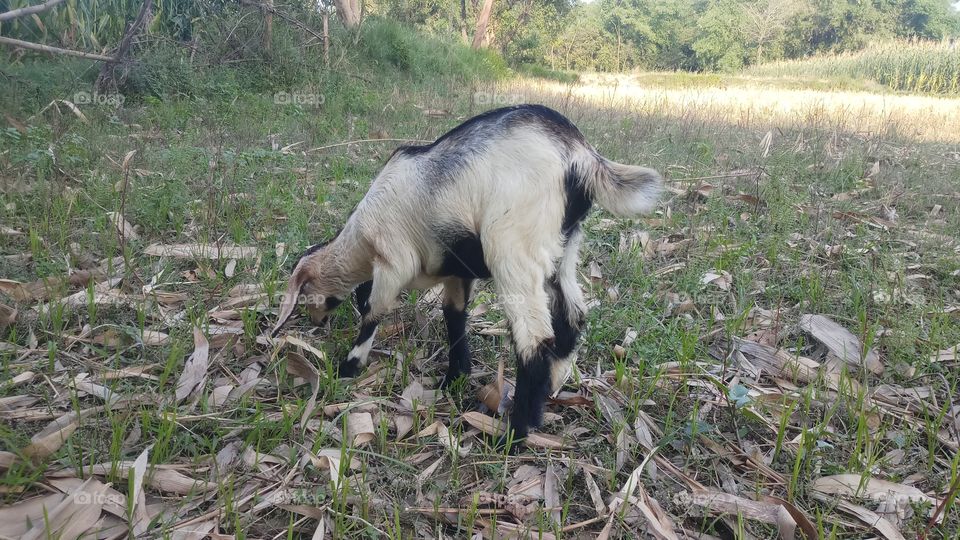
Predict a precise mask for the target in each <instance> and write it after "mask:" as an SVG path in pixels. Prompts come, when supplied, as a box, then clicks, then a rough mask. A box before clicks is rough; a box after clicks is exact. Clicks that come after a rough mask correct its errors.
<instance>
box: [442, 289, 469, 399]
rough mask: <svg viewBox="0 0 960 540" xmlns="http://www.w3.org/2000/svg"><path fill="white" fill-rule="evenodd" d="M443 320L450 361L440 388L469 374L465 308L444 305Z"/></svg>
mask: <svg viewBox="0 0 960 540" xmlns="http://www.w3.org/2000/svg"><path fill="white" fill-rule="evenodd" d="M443 320H444V322H446V323H447V341H449V342H450V363H449V364H448V365H447V376H446V377H444V378H443V382H442V383H440V388H447V387H449V386H450V385H451V384H453V382H454V381H456V380H457V379H459V378H461V377H468V376H469V375H470V343H469V342H468V339H467V312H466V310H460V309H457V308H455V307H453V306H444V307H443Z"/></svg>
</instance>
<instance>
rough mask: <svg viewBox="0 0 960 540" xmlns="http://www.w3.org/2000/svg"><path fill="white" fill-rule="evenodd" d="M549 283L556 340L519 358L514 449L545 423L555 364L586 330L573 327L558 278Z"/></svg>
mask: <svg viewBox="0 0 960 540" xmlns="http://www.w3.org/2000/svg"><path fill="white" fill-rule="evenodd" d="M548 283H549V287H550V295H551V304H550V316H551V324H552V326H553V335H554V337H553V339H550V340H547V341H544V342H543V343H541V344H540V346H539V347H537V350H536V353H535V354H534V355H533V356H532V357H531V358H527V359H523V358H519V361H520V365H519V367H518V368H517V389H516V391H515V392H514V398H513V412H512V414H511V416H510V429H511V430H513V434H512V440H513V441H515V442H516V444H515V445H514V446H512V447H511V449H516V448H519V446H520V444H521V443H522V441H523V439H524V438H526V436H527V434H528V433H529V431H530V429H531V428H537V427H540V425H541V423H542V422H543V408H544V406H545V405H546V402H547V398H548V397H549V396H550V392H551V390H552V388H551V381H552V379H553V377H552V375H553V373H552V371H553V369H554V363H555V362H558V361H559V360H562V359H564V358H567V357H568V356H570V355H571V354H573V351H574V349H576V347H577V340H578V339H579V337H580V329H581V327H582V326H583V324H582V321H577V324H571V323H570V317H569V316H568V314H567V303H566V301H565V299H564V297H563V290H562V289H561V287H560V282H559V281H558V280H557V279H556V277H554V278H551V279H550V280H549V282H548ZM508 436H509V435H508ZM508 436H505V437H504V438H503V439H501V441H500V447H501V448H503V447H504V446H505V445H506V442H507V437H508Z"/></svg>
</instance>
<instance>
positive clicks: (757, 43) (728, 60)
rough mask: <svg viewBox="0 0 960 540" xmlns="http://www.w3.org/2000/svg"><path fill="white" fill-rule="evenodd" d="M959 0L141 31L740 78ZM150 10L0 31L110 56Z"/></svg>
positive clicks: (701, 0) (190, 21) (205, 16)
mask: <svg viewBox="0 0 960 540" xmlns="http://www.w3.org/2000/svg"><path fill="white" fill-rule="evenodd" d="M956 1H957V0H595V1H593V2H589V3H585V2H583V1H582V0H153V2H152V6H150V9H149V13H148V14H147V15H148V17H147V19H146V29H147V31H149V32H151V33H154V34H157V33H159V34H165V35H167V36H169V37H171V38H173V39H174V40H176V41H178V42H190V41H191V39H192V34H193V28H194V27H197V26H204V25H205V26H207V27H209V26H210V25H211V24H215V23H216V21H217V20H219V19H220V18H224V17H227V16H229V14H231V13H235V12H236V11H237V10H239V9H251V8H252V9H259V10H261V11H262V14H263V17H264V18H266V19H269V18H270V14H271V13H273V12H274V10H275V9H279V10H282V11H283V12H284V13H288V14H289V16H288V17H287V18H288V19H297V20H299V21H302V22H301V23H299V24H309V25H314V24H315V23H316V22H317V21H318V20H319V19H320V18H321V17H322V18H323V20H326V19H327V17H328V16H329V17H335V18H337V19H339V20H340V21H341V23H342V24H343V26H344V27H346V29H347V30H349V31H354V32H356V31H358V30H359V29H360V28H362V26H363V20H364V18H365V17H367V16H369V15H377V16H381V17H384V18H387V19H390V20H393V21H398V22H400V23H403V24H406V25H408V26H414V27H417V28H418V29H420V30H421V31H425V32H428V33H431V34H433V35H435V36H437V37H441V38H445V39H448V40H459V41H462V42H463V43H465V44H467V45H470V46H472V47H473V48H488V49H491V50H493V51H496V52H497V53H499V54H500V55H501V56H502V57H503V58H504V59H505V60H506V61H507V62H508V63H510V64H511V65H514V66H524V65H536V66H545V67H549V68H552V69H555V70H573V71H580V70H592V71H626V70H634V69H643V70H687V71H735V70H738V69H741V68H743V67H745V66H748V65H754V64H760V63H764V62H768V61H771V60H780V59H791V58H801V57H805V56H809V55H813V54H817V53H829V52H844V51H852V50H858V49H860V48H863V47H864V46H865V45H866V44H867V43H869V42H871V41H883V40H890V39H917V40H945V39H951V40H952V39H956V38H957V37H960V12H958V10H957V7H956V6H955V5H952V3H953V2H956ZM143 5H144V0H46V1H45V2H41V0H0V35H3V36H7V37H3V38H0V39H4V40H6V42H8V43H7V44H8V45H12V46H14V47H21V48H22V47H25V46H27V47H34V48H36V47H37V46H36V45H35V44H32V42H34V41H36V42H40V43H47V44H52V45H60V46H66V47H69V48H72V49H81V50H85V51H87V52H88V53H95V52H98V51H107V50H110V49H111V48H113V47H115V46H116V44H117V43H118V42H119V40H120V38H121V37H122V36H123V35H124V32H125V30H126V29H127V28H128V26H129V24H130V23H131V21H133V20H134V19H135V18H136V17H137V15H138V13H139V12H140V11H141V8H142V7H143ZM957 6H960V4H957ZM28 15H29V16H28ZM4 17H6V18H4ZM324 35H326V31H325V30H324ZM11 38H18V39H11ZM25 41H28V42H31V43H27V44H26V45H24V42H25Z"/></svg>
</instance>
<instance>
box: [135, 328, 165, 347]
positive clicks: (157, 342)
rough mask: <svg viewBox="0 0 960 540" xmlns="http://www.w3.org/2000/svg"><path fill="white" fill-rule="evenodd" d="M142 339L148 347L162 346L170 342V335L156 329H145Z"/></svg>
mask: <svg viewBox="0 0 960 540" xmlns="http://www.w3.org/2000/svg"><path fill="white" fill-rule="evenodd" d="M141 340H142V341H143V344H144V345H146V346H148V347H160V346H163V345H166V344H168V343H170V336H169V335H168V334H165V333H163V332H158V331H156V330H144V331H143V335H142V336H141Z"/></svg>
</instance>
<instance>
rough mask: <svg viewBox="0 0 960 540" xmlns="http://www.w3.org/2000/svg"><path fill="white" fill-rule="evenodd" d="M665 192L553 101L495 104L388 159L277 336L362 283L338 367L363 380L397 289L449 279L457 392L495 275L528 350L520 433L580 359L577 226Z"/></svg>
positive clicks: (309, 269) (641, 206)
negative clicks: (476, 314) (475, 289)
mask: <svg viewBox="0 0 960 540" xmlns="http://www.w3.org/2000/svg"><path fill="white" fill-rule="evenodd" d="M660 191H661V179H660V174H659V173H657V172H656V171H654V170H652V169H648V168H644V167H638V166H631V165H622V164H619V163H614V162H612V161H610V160H607V159H606V158H604V157H602V156H600V155H599V154H598V153H597V151H596V150H594V148H593V147H592V146H590V145H589V144H588V143H587V142H586V140H585V139H584V137H583V135H582V134H581V133H580V131H579V130H578V129H577V128H576V126H574V125H573V123H571V122H570V121H569V120H568V119H567V118H565V117H564V116H563V115H561V114H560V113H558V112H556V111H554V110H552V109H549V108H547V107H544V106H541V105H518V106H514V107H506V108H501V109H495V110H491V111H488V112H486V113H483V114H481V115H479V116H476V117H474V118H471V119H470V120H467V121H466V122H464V123H463V124H461V125H460V126H458V127H456V128H454V129H453V130H452V131H450V132H448V133H447V134H445V135H443V136H442V137H440V138H439V139H437V140H436V141H435V142H434V143H432V144H429V145H426V146H404V147H400V148H398V149H397V150H396V151H395V152H394V153H393V155H391V156H390V158H389V159H388V160H387V163H386V164H385V165H384V167H383V169H382V170H381V172H380V174H378V175H377V177H376V178H375V179H374V181H373V183H372V184H371V186H370V189H369V191H367V194H366V195H365V196H364V197H363V199H362V200H361V201H360V203H359V204H358V205H357V207H356V209H355V211H354V212H353V214H352V215H351V216H350V217H349V219H348V220H347V222H346V224H345V225H344V227H343V229H342V230H341V231H340V232H339V233H338V234H337V235H336V236H335V237H334V238H333V239H332V240H331V241H330V242H329V243H326V244H322V245H318V246H314V247H313V248H310V249H308V250H307V251H306V252H305V253H304V254H303V256H302V257H301V258H300V260H299V261H298V262H297V264H296V266H295V267H294V270H293V273H292V275H291V277H290V280H289V284H288V287H287V289H286V293H285V294H284V296H283V298H282V301H281V304H280V308H279V314H278V321H277V324H276V326H275V327H274V330H273V334H274V335H276V334H277V332H279V330H280V328H281V327H282V326H283V325H284V324H285V323H286V322H287V320H288V319H289V318H290V317H291V316H292V314H293V310H294V307H295V306H296V304H297V303H298V301H300V300H302V301H304V303H306V304H307V310H308V312H309V314H310V318H311V320H312V321H313V322H314V323H316V324H320V323H321V322H322V321H323V320H324V319H325V318H326V316H327V314H328V313H329V312H330V311H331V310H333V309H334V308H336V307H337V306H338V305H339V304H340V303H342V302H343V300H344V299H345V298H346V296H347V295H348V294H350V292H351V291H352V290H354V288H356V302H357V306H358V309H359V311H360V314H361V317H362V319H361V326H360V332H359V335H358V336H357V339H356V341H355V342H354V346H353V349H352V350H351V351H350V353H349V355H348V357H347V359H346V360H345V361H343V362H341V363H340V365H339V368H338V371H339V375H340V376H354V375H356V374H357V372H358V371H359V369H360V368H361V367H363V366H365V365H366V362H367V356H368V354H369V352H370V349H371V347H372V344H373V338H374V334H375V333H376V329H377V324H378V321H379V320H380V319H381V318H382V317H383V316H384V314H386V313H387V312H389V311H390V310H391V309H392V308H393V307H394V306H395V303H396V302H397V298H398V297H399V295H400V293H401V292H402V291H403V290H405V289H420V288H427V287H432V286H434V285H436V284H439V283H442V284H443V315H444V319H445V322H446V327H447V336H448V339H449V347H450V353H449V366H448V368H447V373H446V377H445V378H444V380H443V383H442V384H441V386H442V387H447V386H448V385H450V384H451V383H452V382H453V381H455V380H456V379H458V378H459V377H464V376H466V375H469V373H470V350H469V347H468V343H467V339H466V335H465V334H466V322H467V306H468V304H469V301H470V290H471V287H472V285H473V282H474V281H475V280H477V279H487V278H492V280H493V283H494V285H495V288H496V292H497V295H498V297H499V298H500V300H501V303H502V304H503V309H504V312H505V315H506V317H507V320H508V323H509V325H510V331H511V335H512V338H513V344H514V349H515V351H516V354H517V357H518V367H517V383H516V390H515V397H514V404H513V410H512V412H511V416H510V429H512V430H513V433H512V438H513V440H516V441H522V440H523V439H524V438H525V437H526V436H527V433H528V431H529V429H530V428H535V427H538V426H539V425H540V423H541V422H542V418H543V407H544V404H545V402H546V399H547V397H549V395H550V394H552V393H553V392H554V391H556V390H558V389H559V388H560V386H561V385H562V384H563V382H564V381H565V379H566V377H567V376H568V375H569V372H570V370H571V367H572V363H573V361H574V359H575V356H576V352H575V349H576V346H577V340H578V338H579V335H580V331H581V329H582V327H583V325H584V313H585V310H586V306H585V302H584V299H583V293H582V292H581V290H580V287H579V285H578V284H577V279H576V272H577V264H578V250H579V248H580V242H581V240H582V238H583V233H582V231H581V228H580V222H581V221H582V220H583V219H584V217H586V214H587V212H588V211H589V210H590V208H591V206H592V204H593V203H594V202H596V203H598V204H599V205H600V206H601V207H603V208H605V209H606V210H607V211H609V212H611V213H612V214H614V215H617V216H620V217H632V216H636V215H638V214H641V213H645V212H648V211H650V210H652V209H653V208H654V207H655V205H656V203H657V201H658V199H659V195H660ZM358 285H359V286H358ZM510 435H511V434H510V433H508V435H507V437H510ZM503 442H504V441H501V444H502V443H503Z"/></svg>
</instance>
